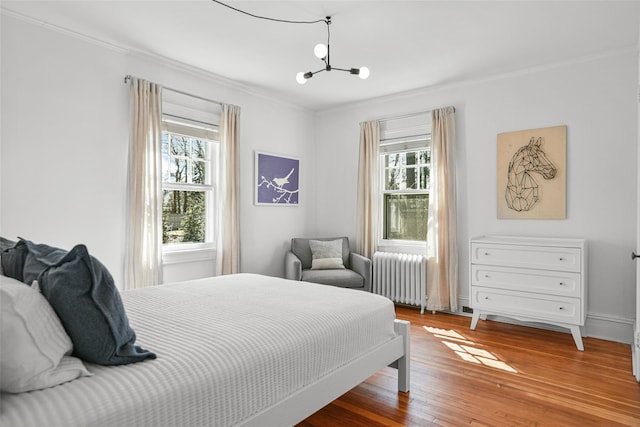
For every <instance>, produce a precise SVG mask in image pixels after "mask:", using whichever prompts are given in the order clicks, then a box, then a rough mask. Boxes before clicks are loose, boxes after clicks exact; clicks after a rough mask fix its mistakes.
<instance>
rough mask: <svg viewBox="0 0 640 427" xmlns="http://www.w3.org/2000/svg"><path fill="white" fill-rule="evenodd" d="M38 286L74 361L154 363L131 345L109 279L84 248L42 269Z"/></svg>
mask: <svg viewBox="0 0 640 427" xmlns="http://www.w3.org/2000/svg"><path fill="white" fill-rule="evenodd" d="M38 284H39V286H40V290H41V292H42V294H43V295H44V296H45V297H46V298H47V300H48V301H49V304H51V306H52V307H53V309H54V310H55V312H56V313H57V314H58V317H59V318H60V320H61V321H62V325H63V326H64V329H65V330H66V332H67V334H68V335H69V337H70V338H71V341H72V342H73V353H72V354H73V355H74V356H76V357H79V358H81V359H83V360H85V361H87V362H91V363H97V364H100V365H124V364H128V363H134V362H139V361H142V360H145V359H149V358H150V359H155V357H156V356H155V354H154V353H152V352H150V351H147V350H143V349H142V348H140V347H139V346H136V345H135V341H136V335H135V332H134V331H133V329H131V327H130V326H129V319H128V318H127V314H126V313H125V310H124V306H123V304H122V300H121V299H120V293H119V292H118V289H117V288H116V286H115V284H114V282H113V278H112V277H111V274H110V273H109V271H108V270H107V269H106V268H105V266H104V265H102V263H100V261H98V260H97V259H95V258H94V257H92V256H91V255H89V252H88V251H87V248H86V247H85V246H84V245H77V246H75V247H74V248H73V249H71V250H70V251H69V252H68V253H67V254H66V255H65V256H64V257H63V258H62V259H60V260H59V262H57V263H56V264H54V265H51V266H49V267H48V268H46V269H45V270H44V271H43V272H42V273H41V274H40V275H39V276H38Z"/></svg>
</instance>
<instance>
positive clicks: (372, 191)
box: [356, 120, 380, 258]
mask: <svg viewBox="0 0 640 427" xmlns="http://www.w3.org/2000/svg"><path fill="white" fill-rule="evenodd" d="M379 145H380V124H379V123H378V121H377V120H376V121H369V122H362V123H360V154H359V158H358V191H357V207H356V212H357V220H356V226H357V236H356V237H357V239H356V252H357V253H359V254H361V255H363V256H365V257H367V258H371V257H372V256H373V253H374V252H375V251H376V245H377V239H378V181H379V175H378V164H379V162H380V160H379V158H378V157H379V154H378V153H379Z"/></svg>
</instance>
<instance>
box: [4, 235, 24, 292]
mask: <svg viewBox="0 0 640 427" xmlns="http://www.w3.org/2000/svg"><path fill="white" fill-rule="evenodd" d="M3 240H4V241H3V242H2V245H3V247H6V249H4V250H3V251H2V257H1V258H0V263H1V264H2V274H3V275H4V276H7V277H11V278H12V279H16V280H19V281H21V282H24V280H23V277H24V276H23V271H24V262H25V259H26V258H27V253H28V250H27V246H26V245H25V244H24V242H23V241H22V240H21V241H19V242H18V243H15V244H14V245H13V246H11V244H10V243H11V241H10V240H6V239H4V238H3Z"/></svg>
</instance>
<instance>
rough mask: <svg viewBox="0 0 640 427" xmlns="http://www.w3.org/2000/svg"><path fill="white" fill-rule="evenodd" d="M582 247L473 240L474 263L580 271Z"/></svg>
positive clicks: (472, 258) (472, 253)
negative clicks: (525, 244) (509, 243)
mask: <svg viewBox="0 0 640 427" xmlns="http://www.w3.org/2000/svg"><path fill="white" fill-rule="evenodd" d="M580 256H581V254H580V249H579V248H563V247H551V246H549V247H543V246H524V245H523V246H520V245H500V244H494V243H480V242H473V243H472V244H471V262H472V263H473V264H485V265H500V266H513V267H522V268H531V269H544V270H558V271H573V272H580V269H581V265H580Z"/></svg>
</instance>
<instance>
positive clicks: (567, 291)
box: [471, 264, 581, 298]
mask: <svg viewBox="0 0 640 427" xmlns="http://www.w3.org/2000/svg"><path fill="white" fill-rule="evenodd" d="M580 277H581V276H580V273H572V272H564V271H549V270H531V269H526V268H511V267H498V266H492V265H477V264H473V265H472V266H471V285H472V286H484V287H487V288H498V289H508V290H513V291H526V292H537V293H544V294H550V295H561V296H566V297H574V298H579V297H580V295H581V288H580V286H581V285H580Z"/></svg>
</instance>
